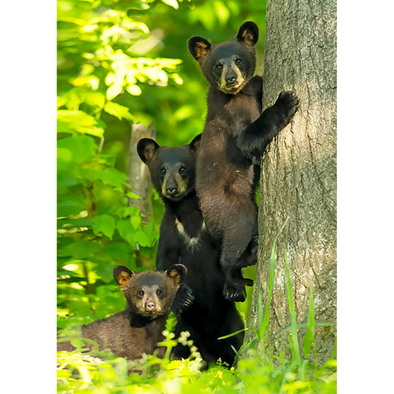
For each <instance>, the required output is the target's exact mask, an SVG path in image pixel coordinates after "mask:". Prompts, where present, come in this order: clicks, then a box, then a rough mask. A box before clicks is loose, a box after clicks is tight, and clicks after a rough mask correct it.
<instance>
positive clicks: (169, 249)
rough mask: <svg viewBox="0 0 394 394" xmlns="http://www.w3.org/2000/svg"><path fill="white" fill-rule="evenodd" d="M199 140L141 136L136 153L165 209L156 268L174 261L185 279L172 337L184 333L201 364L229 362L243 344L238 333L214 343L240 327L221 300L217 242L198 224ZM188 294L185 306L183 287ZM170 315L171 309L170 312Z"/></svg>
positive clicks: (181, 349)
mask: <svg viewBox="0 0 394 394" xmlns="http://www.w3.org/2000/svg"><path fill="white" fill-rule="evenodd" d="M199 140H200V136H197V137H196V138H195V139H194V140H193V141H192V142H191V143H190V144H189V145H184V146H176V147H166V146H162V147H160V146H159V145H158V144H157V143H156V142H155V141H154V140H152V139H149V138H143V139H141V140H140V141H139V142H138V145H137V150H138V154H139V156H140V158H141V160H142V161H143V162H144V163H146V164H147V166H148V168H149V172H150V174H151V179H152V183H153V186H154V187H155V189H156V190H157V192H158V193H159V195H160V197H161V198H162V200H163V202H164V205H165V212H164V216H163V220H162V222H161V226H160V237H159V243H158V250H157V258H156V267H157V269H160V270H164V269H167V268H168V267H169V266H171V265H172V264H173V263H174V262H175V263H181V264H184V265H185V266H186V267H187V270H188V275H187V278H186V280H185V284H186V285H187V286H185V285H184V284H183V285H182V287H184V288H182V287H181V288H180V289H179V291H178V294H177V296H176V300H175V302H174V305H175V304H176V305H177V307H176V308H174V307H173V308H174V309H177V308H178V307H179V309H181V310H183V312H182V313H176V315H177V319H178V323H177V326H176V329H175V334H176V335H179V333H180V332H181V331H186V330H187V331H189V332H190V334H191V338H192V339H193V341H194V344H195V345H196V346H197V348H198V350H199V352H200V354H201V357H202V358H203V360H204V361H205V362H206V363H207V364H211V363H215V362H216V361H217V360H218V359H219V358H220V359H221V360H222V361H223V362H226V363H227V364H229V365H230V366H231V365H232V364H233V361H234V356H235V352H234V350H233V349H232V347H234V348H235V349H236V350H238V349H239V348H240V347H241V345H242V342H243V336H244V333H243V332H241V333H238V334H237V335H234V336H232V337H230V338H227V339H223V340H218V338H219V337H221V336H225V335H228V334H232V333H234V332H236V331H239V330H242V329H243V328H244V325H243V322H242V319H241V317H240V316H239V313H238V311H237V309H236V307H235V304H234V302H230V301H227V300H225V299H224V297H223V285H224V274H223V270H222V268H221V266H220V252H221V240H220V238H215V237H214V236H213V235H212V234H210V233H209V232H208V231H207V230H206V228H205V224H204V220H203V217H202V214H201V210H200V208H199V201H198V198H197V195H196V191H195V188H194V186H195V183H194V182H195V161H196V151H198V146H199ZM189 287H190V288H191V290H192V292H193V295H194V298H195V299H194V302H193V303H192V304H191V306H190V308H188V309H187V308H185V306H186V307H187V306H188V305H189V304H190V302H189V300H188V297H190V293H188V288H189ZM177 299H178V300H177ZM175 312H176V311H175ZM189 353H190V351H189V349H188V348H187V347H185V346H182V345H178V346H176V347H175V348H174V350H173V356H175V357H176V358H186V357H188V355H189Z"/></svg>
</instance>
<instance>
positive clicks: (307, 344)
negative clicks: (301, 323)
mask: <svg viewBox="0 0 394 394" xmlns="http://www.w3.org/2000/svg"><path fill="white" fill-rule="evenodd" d="M315 326H316V322H315V309H314V305H313V290H312V280H311V284H310V287H309V311H308V324H307V326H306V333H305V337H304V346H303V349H302V350H303V352H304V356H305V357H306V358H308V356H309V353H310V352H311V345H312V342H313V340H314V337H315Z"/></svg>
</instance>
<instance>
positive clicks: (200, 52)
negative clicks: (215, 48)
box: [187, 36, 212, 60]
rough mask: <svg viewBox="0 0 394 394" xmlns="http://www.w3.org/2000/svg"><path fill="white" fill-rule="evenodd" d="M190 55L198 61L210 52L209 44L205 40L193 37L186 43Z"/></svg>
mask: <svg viewBox="0 0 394 394" xmlns="http://www.w3.org/2000/svg"><path fill="white" fill-rule="evenodd" d="M187 47H188V48H189V51H190V53H191V54H192V56H193V57H194V58H195V59H196V60H200V59H201V58H203V57H204V56H206V55H207V54H208V52H209V51H210V50H211V47H212V45H211V43H210V42H209V41H207V40H206V39H205V38H202V37H197V36H194V37H192V38H190V39H189V41H188V42H187Z"/></svg>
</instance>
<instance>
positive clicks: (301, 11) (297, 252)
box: [247, 0, 337, 364]
mask: <svg viewBox="0 0 394 394" xmlns="http://www.w3.org/2000/svg"><path fill="white" fill-rule="evenodd" d="M266 23H267V24H266V38H265V57H264V77H263V81H264V95H263V108H266V107H267V106H269V105H272V104H273V103H274V102H275V100H276V98H277V96H278V94H279V92H280V91H282V90H294V91H295V92H296V94H297V95H298V96H299V97H300V99H301V102H300V106H299V110H298V112H297V113H296V115H295V117H294V119H293V120H292V122H291V124H290V125H288V126H287V127H286V128H285V129H284V130H283V131H281V132H280V134H279V136H278V137H277V138H275V139H274V140H273V141H272V142H271V144H270V145H269V146H268V148H267V151H266V152H265V154H264V156H263V158H262V162H261V178H260V182H261V186H260V193H261V194H260V197H261V198H260V207H259V234H260V239H259V242H260V243H259V253H258V266H257V275H256V282H255V287H254V291H253V295H252V307H251V313H250V316H249V320H248V327H257V326H258V321H259V319H258V294H259V292H260V290H262V295H263V306H264V307H265V305H266V301H267V289H268V279H269V261H270V253H271V248H272V244H273V240H274V238H275V236H276V234H277V233H278V231H279V229H280V228H281V226H282V225H283V223H284V222H285V220H286V218H287V217H289V221H288V223H287V225H286V226H285V228H284V230H283V233H282V236H281V237H280V238H279V239H278V242H277V245H276V268H275V284H274V290H273V295H272V301H271V305H270V343H269V346H270V348H271V350H272V351H274V352H275V353H277V352H278V347H279V344H280V341H278V339H279V336H278V332H279V331H280V330H281V329H283V328H285V327H288V326H289V325H290V315H289V307H288V301H287V294H286V293H287V292H286V271H285V265H284V264H285V262H284V249H286V252H287V260H288V264H289V269H290V277H291V282H292V288H293V296H294V302H295V311H296V312H297V322H298V323H305V322H306V321H307V314H308V305H309V287H310V284H311V283H312V286H313V298H314V307H315V320H316V323H322V322H336V240H337V233H336V151H337V148H336V124H337V117H336V116H337V115H336V114H337V110H336V2H335V1H334V0H328V1H326V0H315V1H313V0H309V1H308V0H300V1H297V2H293V1H285V2H277V1H267V14H266ZM335 328H336V326H334V325H331V326H319V327H317V328H316V337H315V345H316V348H317V350H318V358H319V364H321V363H322V362H324V361H326V360H327V359H328V357H329V356H330V354H331V352H332V350H333V348H334V340H335V339H334V337H335ZM251 332H252V330H249V331H248V335H247V338H249V339H250V337H251V335H252V334H250V333H251ZM299 337H300V340H301V345H302V337H303V333H302V330H299ZM301 348H302V346H301Z"/></svg>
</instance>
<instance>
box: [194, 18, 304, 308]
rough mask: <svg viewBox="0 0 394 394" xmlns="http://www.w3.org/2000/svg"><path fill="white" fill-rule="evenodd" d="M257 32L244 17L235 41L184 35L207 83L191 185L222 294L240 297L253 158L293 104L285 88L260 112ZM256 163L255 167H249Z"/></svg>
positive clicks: (248, 257) (250, 258)
mask: <svg viewBox="0 0 394 394" xmlns="http://www.w3.org/2000/svg"><path fill="white" fill-rule="evenodd" d="M258 36H259V30H258V27H257V25H256V24H255V23H253V22H245V23H244V24H243V25H242V26H241V27H240V29H239V31H238V33H237V35H236V37H235V38H234V39H231V40H228V41H225V42H223V43H221V44H217V45H212V44H211V43H210V42H209V41H207V40H206V39H204V38H202V37H192V38H190V39H189V41H188V47H189V51H190V53H191V54H192V56H193V57H194V58H195V59H196V60H197V61H198V63H199V66H200V68H201V71H202V73H203V75H204V77H205V78H206V80H207V81H208V82H209V84H210V87H209V91H208V98H207V103H208V113H207V118H206V123H205V127H204V132H203V133H202V137H201V144H200V148H199V151H198V155H197V165H196V190H197V195H198V197H199V199H200V204H201V210H202V213H203V217H204V220H205V223H206V225H207V228H208V230H209V231H210V232H211V233H212V234H215V235H217V236H219V237H222V240H223V245H222V255H221V264H222V266H223V269H224V270H225V272H226V282H225V285H224V290H223V294H224V297H225V298H226V299H228V300H232V301H244V300H245V294H246V293H245V285H249V286H251V285H252V284H253V281H252V280H250V279H245V278H243V277H242V273H241V268H242V267H245V266H247V265H252V264H255V263H256V254H257V246H258V245H257V239H258V232H257V230H258V229H257V205H256V202H255V191H256V186H257V181H258V178H256V177H258V173H259V168H258V167H257V165H259V164H260V158H261V156H262V154H263V152H264V150H265V148H266V146H267V145H268V144H269V142H270V141H271V140H272V139H273V138H274V137H275V136H276V135H278V133H279V132H280V131H281V130H282V129H283V128H284V127H285V126H286V125H287V124H288V123H289V122H290V120H291V118H292V117H293V115H294V114H295V112H296V111H297V108H298V102H299V99H298V97H297V96H296V95H295V94H294V92H292V91H283V92H281V93H280V94H279V97H278V99H277V100H276V103H275V104H274V105H273V106H272V107H269V108H267V109H266V110H265V111H264V112H263V113H261V111H262V84H263V81H262V77H260V76H253V74H254V72H255V68H256V51H255V45H256V43H257V40H258ZM254 165H256V166H254Z"/></svg>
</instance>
